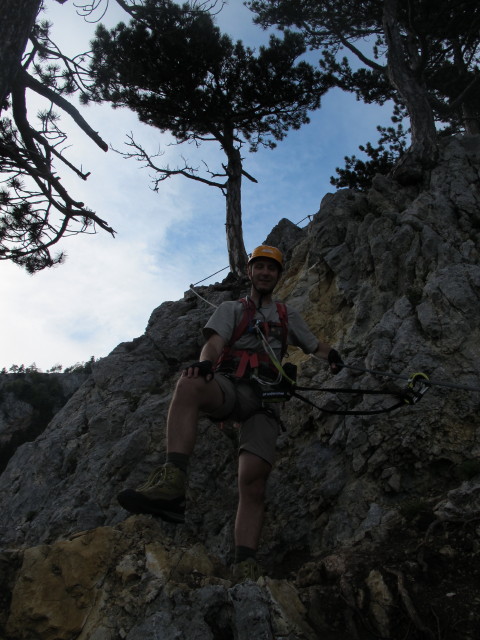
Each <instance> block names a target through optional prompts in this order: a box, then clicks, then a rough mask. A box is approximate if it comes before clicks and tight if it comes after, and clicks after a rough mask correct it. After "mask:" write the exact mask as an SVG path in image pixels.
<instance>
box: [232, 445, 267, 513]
mask: <svg viewBox="0 0 480 640" xmlns="http://www.w3.org/2000/svg"><path fill="white" fill-rule="evenodd" d="M270 471H271V465H270V464H269V463H268V462H267V461H266V460H263V458H260V457H258V456H256V455H254V454H252V453H250V452H248V451H244V452H242V453H241V454H240V460H239V470H238V489H239V492H240V493H241V494H242V495H243V496H248V497H249V498H250V499H252V500H257V501H261V500H263V499H264V497H265V491H266V487H267V480H268V476H269V475H270Z"/></svg>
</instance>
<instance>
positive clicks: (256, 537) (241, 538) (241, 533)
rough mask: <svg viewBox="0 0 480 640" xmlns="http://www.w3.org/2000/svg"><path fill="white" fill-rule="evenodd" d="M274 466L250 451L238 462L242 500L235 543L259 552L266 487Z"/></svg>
mask: <svg viewBox="0 0 480 640" xmlns="http://www.w3.org/2000/svg"><path fill="white" fill-rule="evenodd" d="M271 469H272V467H271V465H270V464H269V463H268V462H266V461H265V460H263V458H260V457H259V456H256V455H255V454H253V453H250V452H249V451H242V453H241V454H240V456H239V461H238V491H239V501H238V509H237V517H236V519H235V546H236V547H246V548H248V549H251V550H252V551H256V550H257V548H258V544H259V541H260V534H261V531H262V525H263V515H264V512H265V489H266V485H267V479H268V476H269V475H270V471H271Z"/></svg>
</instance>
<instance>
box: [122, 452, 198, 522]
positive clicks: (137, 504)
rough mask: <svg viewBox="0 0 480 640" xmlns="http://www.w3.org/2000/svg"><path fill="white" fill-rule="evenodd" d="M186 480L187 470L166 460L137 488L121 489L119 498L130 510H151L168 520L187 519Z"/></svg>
mask: <svg viewBox="0 0 480 640" xmlns="http://www.w3.org/2000/svg"><path fill="white" fill-rule="evenodd" d="M186 484H187V481H186V475H185V473H184V472H183V471H182V470H181V469H179V468H178V467H176V466H175V465H174V464H171V463H166V464H164V465H163V466H161V467H159V468H158V469H156V470H155V471H153V472H152V473H151V474H150V476H149V477H148V479H147V481H146V482H145V483H144V484H142V485H141V486H139V487H138V488H137V489H125V490H124V491H121V492H120V493H119V494H118V496H117V500H118V502H119V503H120V504H121V506H122V507H123V508H124V509H126V510H127V511H130V513H150V514H151V515H153V516H158V517H159V518H162V520H166V521H167V522H174V523H179V522H185V488H186Z"/></svg>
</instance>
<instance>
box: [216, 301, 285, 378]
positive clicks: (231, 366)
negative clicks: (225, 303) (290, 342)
mask: <svg viewBox="0 0 480 640" xmlns="http://www.w3.org/2000/svg"><path fill="white" fill-rule="evenodd" d="M239 302H241V303H242V305H243V314H242V317H241V319H240V322H239V323H238V324H237V326H236V327H235V329H234V331H233V334H232V337H231V338H230V340H229V341H228V343H227V344H226V345H225V347H224V349H223V351H222V353H221V355H220V358H219V359H218V361H217V363H216V365H215V370H217V371H220V372H225V371H226V372H228V373H230V374H231V375H233V376H234V377H235V378H243V377H245V376H246V375H249V376H253V375H258V371H259V368H261V367H262V365H263V369H264V371H268V370H269V369H272V357H271V354H270V353H269V352H267V351H265V352H264V353H259V352H258V351H253V350H248V349H234V348H233V345H234V344H235V343H236V342H237V341H238V340H239V339H240V338H241V337H242V336H243V335H244V334H245V333H258V334H259V335H261V336H262V339H264V340H265V344H267V345H268V346H269V349H270V350H271V347H270V345H269V344H268V336H269V335H270V333H272V332H274V331H277V332H278V333H279V334H280V341H281V344H282V347H281V353H282V356H281V357H283V355H284V353H286V351H287V339H288V313H287V307H286V305H285V304H284V303H283V302H277V303H276V305H277V313H278V318H279V322H266V321H265V322H262V321H260V320H255V313H256V311H257V307H256V306H255V303H254V302H253V300H251V299H250V298H248V297H247V298H241V299H240V300H239ZM272 353H273V352H272ZM273 355H274V357H275V354H273ZM275 360H277V359H276V358H275ZM275 369H276V367H275V368H274V369H273V371H275ZM268 373H270V372H268ZM269 377H271V376H270V375H269ZM279 381H280V380H279Z"/></svg>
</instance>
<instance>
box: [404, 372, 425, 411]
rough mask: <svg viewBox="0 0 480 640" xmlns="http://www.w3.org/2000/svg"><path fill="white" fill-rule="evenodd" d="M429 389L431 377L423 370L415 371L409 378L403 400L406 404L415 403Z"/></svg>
mask: <svg viewBox="0 0 480 640" xmlns="http://www.w3.org/2000/svg"><path fill="white" fill-rule="evenodd" d="M416 387H418V388H416ZM429 389H430V378H429V377H428V376H427V374H426V373H422V372H421V371H419V372H418V373H413V374H412V375H411V376H410V378H409V379H408V383H407V387H406V389H405V391H404V394H403V400H404V402H405V403H406V404H415V403H416V402H418V401H419V400H421V399H422V398H423V396H424V395H425V394H426V393H427V391H428V390H429Z"/></svg>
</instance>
